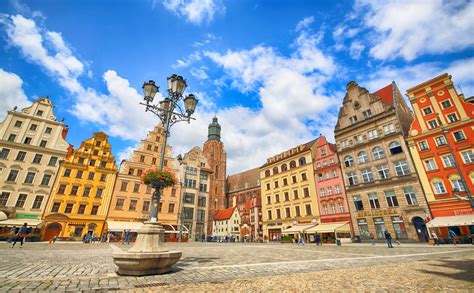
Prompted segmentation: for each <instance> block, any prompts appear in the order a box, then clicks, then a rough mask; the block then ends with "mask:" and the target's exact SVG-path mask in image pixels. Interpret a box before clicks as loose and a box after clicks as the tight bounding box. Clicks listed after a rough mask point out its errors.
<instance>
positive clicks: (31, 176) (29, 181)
mask: <svg viewBox="0 0 474 293" xmlns="http://www.w3.org/2000/svg"><path fill="white" fill-rule="evenodd" d="M35 175H36V173H35V172H28V173H27V174H26V177H25V182H24V183H26V184H32V183H33V180H34V179H35Z"/></svg>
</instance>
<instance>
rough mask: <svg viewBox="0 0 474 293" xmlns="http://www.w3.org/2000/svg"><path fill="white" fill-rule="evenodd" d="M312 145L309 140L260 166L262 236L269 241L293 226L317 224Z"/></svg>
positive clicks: (318, 221)
mask: <svg viewBox="0 0 474 293" xmlns="http://www.w3.org/2000/svg"><path fill="white" fill-rule="evenodd" d="M315 142H316V140H313V141H310V142H308V143H306V144H302V145H299V146H297V147H295V148H292V149H290V150H288V151H285V152H283V153H281V154H279V155H276V156H274V157H271V158H269V159H267V163H266V164H265V165H263V166H262V167H260V181H261V184H260V188H261V194H262V219H263V235H264V238H267V239H269V240H270V241H272V240H276V239H278V238H279V237H281V234H285V230H288V229H290V228H292V227H306V226H308V227H309V226H310V225H313V226H314V225H315V224H316V223H320V215H319V206H318V200H317V194H316V183H315V179H314V175H313V157H314V156H313V155H312V154H313V153H312V152H313V151H314V150H313V148H314V147H315V146H314V145H315ZM293 230H295V229H293ZM295 231H296V230H295ZM301 232H303V231H301ZM293 233H294V234H297V233H298V231H296V232H293Z"/></svg>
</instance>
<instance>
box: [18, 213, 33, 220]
mask: <svg viewBox="0 0 474 293" xmlns="http://www.w3.org/2000/svg"><path fill="white" fill-rule="evenodd" d="M15 218H17V219H38V215H32V214H16V215H15Z"/></svg>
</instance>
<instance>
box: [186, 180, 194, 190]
mask: <svg viewBox="0 0 474 293" xmlns="http://www.w3.org/2000/svg"><path fill="white" fill-rule="evenodd" d="M184 186H186V187H188V188H196V180H195V179H184Z"/></svg>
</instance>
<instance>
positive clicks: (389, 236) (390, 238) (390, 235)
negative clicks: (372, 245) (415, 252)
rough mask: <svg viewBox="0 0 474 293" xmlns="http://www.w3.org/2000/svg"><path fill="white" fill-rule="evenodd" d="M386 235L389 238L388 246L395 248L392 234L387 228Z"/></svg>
mask: <svg viewBox="0 0 474 293" xmlns="http://www.w3.org/2000/svg"><path fill="white" fill-rule="evenodd" d="M384 235H385V239H386V240H387V245H388V248H393V245H392V234H390V232H388V230H385V232H384Z"/></svg>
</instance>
